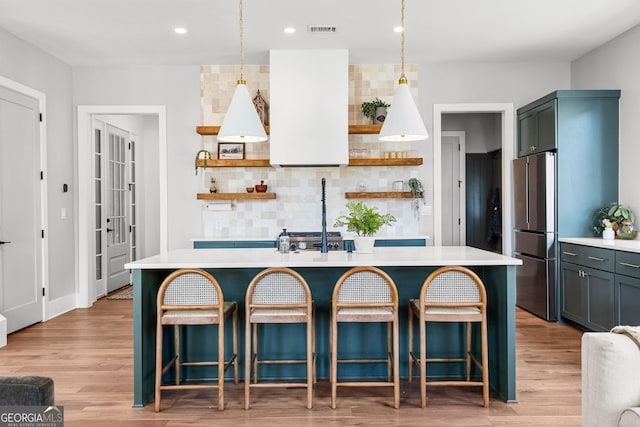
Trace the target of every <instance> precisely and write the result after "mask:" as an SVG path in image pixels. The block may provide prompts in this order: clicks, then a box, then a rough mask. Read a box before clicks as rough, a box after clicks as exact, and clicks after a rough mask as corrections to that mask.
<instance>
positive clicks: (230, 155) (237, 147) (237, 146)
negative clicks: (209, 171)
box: [218, 142, 244, 160]
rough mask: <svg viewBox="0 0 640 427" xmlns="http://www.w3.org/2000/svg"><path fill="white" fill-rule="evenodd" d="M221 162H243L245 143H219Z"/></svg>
mask: <svg viewBox="0 0 640 427" xmlns="http://www.w3.org/2000/svg"><path fill="white" fill-rule="evenodd" d="M218 159H219V160H243V159H244V142H218Z"/></svg>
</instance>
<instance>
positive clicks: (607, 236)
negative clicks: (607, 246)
mask: <svg viewBox="0 0 640 427" xmlns="http://www.w3.org/2000/svg"><path fill="white" fill-rule="evenodd" d="M615 237H616V235H615V233H614V232H613V228H611V227H607V228H605V229H604V230H603V231H602V239H603V240H613V239H615Z"/></svg>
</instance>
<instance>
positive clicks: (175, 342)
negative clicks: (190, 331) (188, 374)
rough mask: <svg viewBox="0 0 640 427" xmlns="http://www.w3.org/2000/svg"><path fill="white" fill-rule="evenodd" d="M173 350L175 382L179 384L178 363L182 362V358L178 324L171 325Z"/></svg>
mask: <svg viewBox="0 0 640 427" xmlns="http://www.w3.org/2000/svg"><path fill="white" fill-rule="evenodd" d="M173 351H174V353H173V354H174V355H175V358H176V361H175V371H176V384H180V363H181V362H182V359H181V358H180V325H175V326H174V327H173Z"/></svg>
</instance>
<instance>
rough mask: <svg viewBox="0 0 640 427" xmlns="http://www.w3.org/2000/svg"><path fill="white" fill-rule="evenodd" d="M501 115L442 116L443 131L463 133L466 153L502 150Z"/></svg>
mask: <svg viewBox="0 0 640 427" xmlns="http://www.w3.org/2000/svg"><path fill="white" fill-rule="evenodd" d="M501 121H502V118H501V115H500V114H497V113H475V114H467V113H460V114H443V115H442V130H443V131H458V130H460V131H464V132H465V134H466V135H465V147H466V153H467V154H472V153H488V152H490V151H494V150H499V149H500V148H502V127H501Z"/></svg>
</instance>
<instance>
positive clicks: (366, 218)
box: [333, 202, 396, 254]
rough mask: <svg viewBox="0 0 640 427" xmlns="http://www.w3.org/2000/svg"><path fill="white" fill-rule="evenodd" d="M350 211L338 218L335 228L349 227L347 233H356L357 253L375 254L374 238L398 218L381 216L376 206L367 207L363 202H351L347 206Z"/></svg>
mask: <svg viewBox="0 0 640 427" xmlns="http://www.w3.org/2000/svg"><path fill="white" fill-rule="evenodd" d="M346 207H347V209H348V210H349V214H348V215H342V216H339V217H338V218H336V221H335V223H334V224H333V226H334V227H344V226H347V231H351V232H355V233H356V235H355V236H354V238H353V241H354V243H355V245H356V252H358V253H369V254H370V253H371V252H373V244H374V243H375V238H374V237H373V236H374V235H375V234H376V233H377V232H378V230H380V228H382V226H383V225H392V224H393V223H394V222H396V218H395V217H394V216H393V215H391V214H388V213H387V214H381V213H379V212H378V208H377V207H376V206H371V207H369V206H367V205H365V204H364V203H363V202H349V203H347V204H346Z"/></svg>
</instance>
